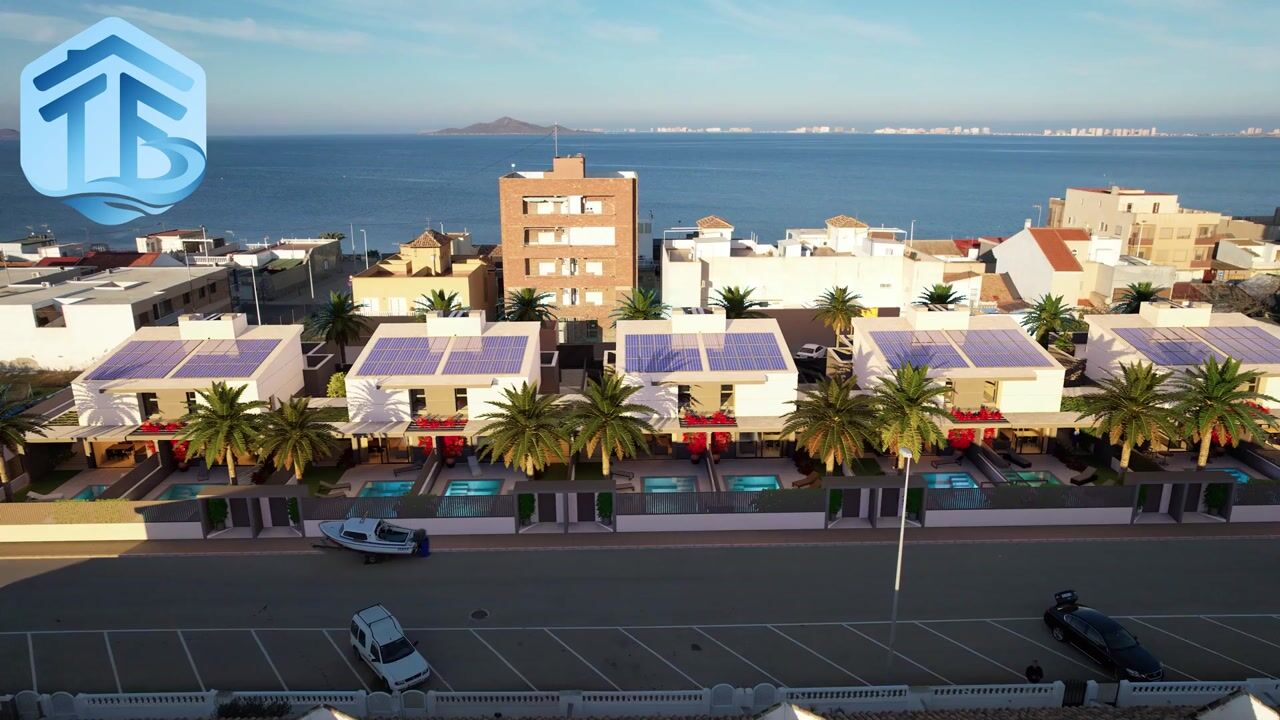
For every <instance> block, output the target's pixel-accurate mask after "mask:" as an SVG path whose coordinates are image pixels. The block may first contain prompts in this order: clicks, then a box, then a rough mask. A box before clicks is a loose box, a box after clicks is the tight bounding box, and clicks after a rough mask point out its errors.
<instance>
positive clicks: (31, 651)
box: [27, 633, 40, 692]
mask: <svg viewBox="0 0 1280 720" xmlns="http://www.w3.org/2000/svg"><path fill="white" fill-rule="evenodd" d="M27 657H28V659H29V660H30V661H31V690H32V692H40V683H38V682H36V644H35V643H34V642H32V641H31V633H27Z"/></svg>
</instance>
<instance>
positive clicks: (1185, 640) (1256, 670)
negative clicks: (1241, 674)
mask: <svg viewBox="0 0 1280 720" xmlns="http://www.w3.org/2000/svg"><path fill="white" fill-rule="evenodd" d="M1128 619H1129V620H1133V621H1134V622H1136V623H1138V624H1139V625H1146V626H1147V627H1149V628H1151V629H1152V630H1155V631H1157V632H1161V633H1164V634H1165V635H1168V636H1169V637H1171V638H1177V639H1178V640H1181V641H1182V642H1184V643H1186V644H1188V645H1191V646H1193V647H1198V648H1200V649H1201V650H1203V651H1205V652H1207V653H1213V654H1214V655H1217V656H1218V657H1220V658H1222V659H1223V660H1227V661H1228V662H1233V663H1235V664H1236V665H1239V666H1240V667H1245V668H1249V669H1250V670H1252V671H1254V672H1256V673H1262V676H1263V677H1268V678H1271V679H1273V680H1274V679H1275V676H1274V675H1272V674H1271V673H1268V672H1266V671H1264V670H1259V669H1258V668H1256V667H1254V666H1252V665H1250V664H1248V663H1243V662H1240V661H1239V660H1237V659H1235V658H1233V657H1231V656H1229V655H1223V654H1222V653H1220V652H1218V651H1217V650H1212V649H1210V648H1207V647H1205V646H1203V645H1201V644H1200V643H1198V642H1192V641H1190V640H1188V639H1186V638H1184V637H1182V636H1181V635H1175V634H1173V633H1171V632H1169V631H1168V630H1161V629H1160V628H1158V627H1156V626H1155V625H1152V624H1151V623H1146V622H1142V621H1141V620H1139V619H1137V618H1128Z"/></svg>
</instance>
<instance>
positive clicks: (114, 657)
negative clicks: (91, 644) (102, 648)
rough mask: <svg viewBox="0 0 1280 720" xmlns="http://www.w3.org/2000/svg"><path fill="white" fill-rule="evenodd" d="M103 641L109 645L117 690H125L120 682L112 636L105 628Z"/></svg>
mask: <svg viewBox="0 0 1280 720" xmlns="http://www.w3.org/2000/svg"><path fill="white" fill-rule="evenodd" d="M102 643H103V644H104V645H106V646H107V659H108V660H110V661H111V676H112V677H114V678H115V679H116V692H118V693H122V692H124V687H123V686H122V685H121V684H120V670H119V669H117V668H116V654H115V653H114V652H112V651H111V636H110V635H108V634H107V632H106V631H105V630H104V631H102Z"/></svg>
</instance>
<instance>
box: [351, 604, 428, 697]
mask: <svg viewBox="0 0 1280 720" xmlns="http://www.w3.org/2000/svg"><path fill="white" fill-rule="evenodd" d="M416 645H417V643H413V642H410V641H409V638H407V637H405V635H404V628H402V627H400V623H399V622H398V621H397V620H396V619H395V617H393V616H392V615H391V613H389V612H387V609H386V608H384V607H383V606H381V605H371V606H369V607H367V608H365V609H363V610H361V611H360V612H358V613H356V614H355V615H353V616H352V617H351V650H352V652H354V653H355V654H356V655H357V656H358V657H361V658H364V661H365V662H366V663H368V664H369V667H370V668H372V669H373V672H374V673H375V674H376V675H377V676H378V677H380V678H382V681H383V682H384V683H386V685H387V689H388V690H406V689H408V688H411V687H413V686H414V685H418V684H420V683H424V682H426V681H427V678H429V677H431V666H430V665H428V664H427V659H426V658H424V657H422V654H421V653H419V652H418V648H417V647H416Z"/></svg>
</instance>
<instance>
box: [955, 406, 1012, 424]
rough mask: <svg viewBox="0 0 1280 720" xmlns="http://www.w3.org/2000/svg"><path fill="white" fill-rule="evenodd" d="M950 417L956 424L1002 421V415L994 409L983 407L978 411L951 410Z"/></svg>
mask: <svg viewBox="0 0 1280 720" xmlns="http://www.w3.org/2000/svg"><path fill="white" fill-rule="evenodd" d="M951 417H952V418H954V419H955V420H956V421H957V422H986V421H993V420H994V421H1000V420H1004V413H1002V412H1000V411H999V410H997V409H996V408H989V407H987V406H985V405H983V406H982V407H981V408H980V409H978V410H961V409H959V408H952V409H951Z"/></svg>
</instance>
